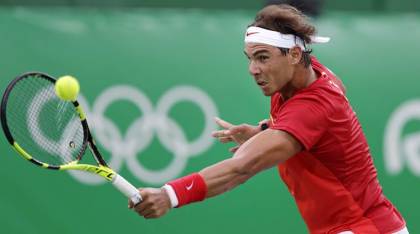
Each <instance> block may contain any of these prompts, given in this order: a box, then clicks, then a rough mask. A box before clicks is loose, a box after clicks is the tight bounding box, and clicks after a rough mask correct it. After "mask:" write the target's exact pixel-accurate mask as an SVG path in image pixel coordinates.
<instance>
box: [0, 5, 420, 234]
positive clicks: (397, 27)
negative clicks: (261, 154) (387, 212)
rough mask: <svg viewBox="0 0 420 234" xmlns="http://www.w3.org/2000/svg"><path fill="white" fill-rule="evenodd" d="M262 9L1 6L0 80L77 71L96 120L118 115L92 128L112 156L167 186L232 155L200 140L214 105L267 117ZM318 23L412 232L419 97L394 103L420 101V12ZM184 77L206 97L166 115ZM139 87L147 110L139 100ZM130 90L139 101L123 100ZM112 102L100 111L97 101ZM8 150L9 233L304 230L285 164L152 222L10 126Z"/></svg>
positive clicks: (333, 16) (1, 202)
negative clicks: (247, 36)
mask: <svg viewBox="0 0 420 234" xmlns="http://www.w3.org/2000/svg"><path fill="white" fill-rule="evenodd" d="M254 13H255V12H253V11H209V10H207V11H205V10H150V9H149V10H146V9H135V10H128V9H125V10H123V9H120V10H116V9H107V10H99V9H97V10H95V9H78V8H24V7H23V8H22V7H9V8H6V7H5V8H0V35H1V37H0V38H1V43H0V52H1V54H0V56H1V57H0V88H1V89H2V90H4V88H5V87H6V85H7V83H8V82H9V81H10V80H11V79H12V78H13V77H15V76H16V75H18V74H20V73H23V72H25V71H30V70H39V71H44V72H47V73H49V74H51V75H54V76H61V75H66V74H70V75H74V76H76V77H77V78H78V79H79V81H80V83H81V87H82V88H81V91H82V97H83V100H82V103H83V105H85V108H86V109H88V119H89V120H91V121H92V122H91V124H92V125H95V124H96V125H98V124H101V123H102V124H103V123H104V122H105V121H104V120H103V118H107V119H108V125H106V126H108V128H107V132H105V133H104V132H98V131H95V127H94V130H93V131H94V134H95V136H96V138H97V141H98V144H99V145H100V148H101V150H102V151H103V152H104V154H106V155H108V156H107V157H108V159H109V160H110V161H111V162H112V163H111V164H112V165H113V167H114V168H116V169H118V170H119V172H120V173H121V174H122V175H124V176H125V177H126V178H127V179H128V180H130V181H131V182H133V183H134V184H136V185H137V186H139V187H141V186H160V185H161V184H162V183H163V181H164V179H165V176H166V177H170V178H172V177H174V176H181V175H186V174H188V173H190V172H193V171H197V170H200V169H201V168H203V167H205V166H207V165H210V164H212V163H215V162H217V161H220V160H223V159H225V158H228V157H230V154H229V153H228V151H227V149H228V148H229V147H230V146H228V145H221V144H219V143H217V142H213V141H211V140H210V139H209V138H208V136H204V137H203V138H201V137H202V134H203V132H205V131H206V128H205V127H204V126H208V129H210V130H211V129H213V128H214V125H212V124H210V123H209V122H207V120H206V116H205V114H204V113H205V112H207V113H210V114H218V115H220V116H221V117H222V118H225V119H227V120H230V121H233V122H234V123H242V122H248V123H257V122H258V121H259V120H261V119H263V118H265V117H266V116H267V115H268V112H269V99H267V98H265V97H263V95H261V93H260V91H259V90H258V88H257V87H256V86H255V84H254V82H253V80H252V78H251V77H250V76H249V75H248V73H247V60H246V58H245V56H244V55H243V52H242V50H243V42H242V41H243V31H244V28H245V27H246V25H247V24H248V23H249V22H250V21H251V20H252V18H253V16H254ZM316 24H317V26H318V28H319V31H320V34H321V35H325V36H331V37H332V41H331V43H330V44H328V45H317V46H314V54H315V55H317V56H318V58H319V59H320V60H321V61H322V62H323V63H325V64H326V65H327V66H328V67H329V68H330V69H331V70H333V71H334V72H335V73H336V74H337V75H338V76H340V77H341V78H342V80H343V82H344V83H345V85H346V87H347V89H348V96H349V99H350V100H351V102H352V104H353V106H354V109H355V111H356V112H357V113H358V116H359V118H360V121H361V123H362V125H363V129H364V130H365V133H366V135H367V137H368V140H369V143H370V145H371V150H372V154H373V155H374V161H375V165H376V166H377V168H378V172H379V179H380V181H381V183H382V185H383V187H384V191H385V194H386V195H387V196H388V197H389V198H390V199H391V200H392V202H393V203H394V204H395V205H396V206H397V207H398V209H399V210H400V211H401V212H402V213H403V215H404V217H405V218H406V220H407V222H408V227H409V229H410V231H411V232H412V233H417V232H420V224H419V223H418V220H419V218H420V215H419V212H418V210H420V204H419V203H418V202H416V201H417V200H418V199H417V198H418V197H420V188H419V178H418V177H419V176H420V167H419V166H417V165H419V164H420V152H419V151H420V145H419V143H418V142H420V138H419V132H420V125H419V122H420V121H419V120H420V114H419V113H417V111H416V110H418V109H420V105H417V104H416V103H414V102H413V103H412V104H411V106H408V107H407V110H404V109H403V110H401V111H400V112H398V113H399V114H396V112H395V111H396V110H397V109H398V108H399V107H401V106H402V105H403V104H404V103H405V102H407V101H416V100H417V101H419V100H420V93H419V86H420V81H419V72H418V61H419V55H418V54H419V52H420V46H419V45H418V38H420V17H419V16H418V15H411V14H398V15H371V14H370V15H367V14H350V13H349V14H344V13H328V14H327V15H325V16H324V17H322V18H320V19H319V20H318V21H317V22H316ZM185 87H186V88H188V89H190V90H191V89H192V90H195V91H196V92H198V94H197V95H196V96H194V97H192V98H191V97H185V98H184V99H182V98H181V99H179V100H178V101H174V99H171V98H169V100H172V101H173V103H172V104H173V105H172V106H170V107H171V108H169V109H168V110H167V114H166V115H163V114H159V113H162V112H159V111H158V109H159V107H162V105H164V104H162V103H169V102H167V101H166V102H165V101H162V98H164V97H165V98H168V97H169V96H168V95H170V94H173V93H171V92H175V91H174V90H177V91H176V92H177V94H178V95H181V96H182V94H185V93H188V92H186V91H185V90H184V89H183V88H185ZM108 92H112V93H108ZM104 93H105V96H101V95H104ZM106 94H107V95H106ZM111 94H114V96H112V95H111ZM136 95H137V96H136ZM142 95H143V98H144V97H146V98H144V99H145V100H147V102H148V103H149V104H150V106H151V109H149V110H148V109H144V108H141V107H144V105H145V104H144V103H139V102H138V100H140V99H141V97H140V96H142ZM127 96H129V97H127ZM110 97H113V98H110ZM133 97H137V98H134V99H133V100H131V101H127V99H130V98H133ZM172 97H173V96H172ZM107 101H109V103H108V104H109V105H106V108H105V109H104V111H103V112H101V111H100V110H99V109H100V105H101V104H102V105H105V104H106V102H107ZM160 101H162V102H160ZM194 101H195V102H198V104H197V103H193V102H194ZM104 103H105V104H104ZM136 104H137V105H138V106H136ZM139 106H140V107H139ZM212 107H214V109H212ZM201 108H203V110H202V109H201ZM401 113H402V114H401ZM401 115H403V117H401ZM145 116H148V117H149V118H151V119H152V120H156V121H152V122H153V123H155V124H149V125H147V126H148V127H149V129H148V131H146V130H144V129H142V130H139V131H136V128H135V127H133V126H132V123H133V122H134V121H136V120H139V118H145ZM165 116H168V117H169V118H168V119H169V120H168V119H166V121H165V119H163V122H164V123H168V124H170V126H169V127H171V129H173V131H166V132H165V131H163V130H162V129H161V128H159V127H161V126H162V125H158V124H156V123H162V122H159V120H162V117H165ZM404 116H405V117H404ZM101 118H102V119H101ZM398 121H399V123H400V124H398ZM95 122H96V123H95ZM109 123H113V124H109ZM396 123H397V124H396ZM206 124H208V125H206ZM392 126H394V127H392ZM395 126H396V127H395ZM130 129H131V130H132V132H131V133H130V134H131V135H130V134H128V132H130V131H129V130H130ZM133 130H134V131H133ZM388 138H389V139H391V140H390V141H389V142H391V143H387V142H388V141H387V140H386V139H388ZM133 139H135V140H137V144H143V147H142V149H139V150H137V151H135V152H134V151H130V150H128V149H127V147H122V148H121V147H120V148H118V144H115V142H120V143H121V144H122V145H124V146H126V144H128V143H127V142H130V140H133ZM165 139H166V140H167V141H165ZM168 139H169V140H168ZM197 139H202V142H198V143H197ZM171 142H172V143H174V142H175V143H180V144H181V146H184V147H186V149H187V151H182V147H181V148H179V147H178V146H179V145H178V146H177V145H176V144H171ZM194 142H195V143H196V144H195V145H191V143H194ZM177 147H178V148H177ZM0 149H1V150H0V163H1V165H3V167H2V170H0V176H1V177H2V178H4V182H3V186H2V188H1V192H0V210H1V212H0V230H1V232H2V233H61V234H64V233H93V232H96V233H129V232H130V233H137V232H138V233H158V234H166V233H180V234H181V233H182V234H188V233H191V234H197V233H203V234H204V233H209V234H212V233H242V234H246V233H268V234H270V233H305V231H306V228H305V226H304V223H303V222H302V221H301V219H300V216H299V214H298V212H297V209H296V207H295V205H294V202H293V200H292V198H291V197H290V195H289V194H288V192H287V190H286V188H285V186H284V185H283V184H282V182H281V181H280V179H279V176H278V175H277V172H276V170H275V169H271V170H268V171H265V172H263V173H261V174H259V175H257V176H256V177H254V178H253V179H251V180H250V181H248V182H247V183H246V184H244V185H242V186H241V187H239V188H237V189H236V190H233V191H231V192H229V193H226V194H224V195H221V196H219V197H216V198H212V199H209V200H207V201H205V202H202V203H198V204H195V205H191V206H187V207H184V208H182V209H177V210H173V211H171V212H170V213H169V214H168V215H167V216H165V217H163V218H162V219H158V220H144V219H143V218H141V217H138V216H137V215H136V214H134V213H133V212H131V211H129V210H128V209H127V208H126V206H127V204H126V203H127V201H126V199H125V198H123V197H122V196H121V195H120V194H119V193H118V192H117V191H115V190H114V189H113V188H112V186H110V185H109V184H105V183H100V181H98V180H97V179H96V178H91V177H88V178H86V177H84V176H83V175H80V174H79V175H74V174H69V173H61V172H56V171H48V170H41V169H40V168H37V167H34V166H33V165H31V164H29V163H26V162H24V160H22V159H21V158H19V156H18V155H17V154H16V153H15V152H14V151H13V150H12V149H11V148H10V147H9V146H8V145H7V142H6V140H5V138H3V137H1V138H0ZM394 151H395V152H396V153H393V152H394ZM133 161H134V162H138V163H139V164H137V165H143V167H142V168H141V169H142V171H145V172H149V174H147V173H143V174H141V173H138V171H136V170H134V169H136V168H135V167H134V166H133V165H134V164H133V163H129V162H133ZM398 163H400V164H398ZM171 165H175V166H173V167H176V168H177V170H174V171H175V172H173V171H172V172H173V173H175V174H174V175H172V176H171V175H169V176H168V175H167V174H162V173H160V172H161V171H164V170H168V168H170V167H171ZM144 168H146V169H144ZM81 181H85V182H84V183H82V182H81Z"/></svg>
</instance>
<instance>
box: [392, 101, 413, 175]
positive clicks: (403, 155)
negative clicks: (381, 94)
mask: <svg viewBox="0 0 420 234" xmlns="http://www.w3.org/2000/svg"><path fill="white" fill-rule="evenodd" d="M418 121H420V100H419V99H417V100H410V101H407V102H404V103H403V104H401V105H400V106H399V107H398V108H397V109H396V110H395V111H394V112H393V113H392V114H391V117H390V118H389V121H388V124H387V126H386V129H385V138H384V159H385V168H386V170H387V171H388V172H389V173H390V174H392V175H396V174H398V173H400V172H401V171H402V170H403V168H404V166H407V168H408V169H409V170H410V171H411V172H412V173H413V174H415V175H416V176H420V132H419V131H418V130H419V129H418V128H417V129H413V128H412V127H413V126H418V124H417V125H416V124H413V123H415V122H417V123H418ZM410 127H411V128H410ZM416 130H417V132H416Z"/></svg>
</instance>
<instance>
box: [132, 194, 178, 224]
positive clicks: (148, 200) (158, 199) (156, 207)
mask: <svg viewBox="0 0 420 234" xmlns="http://www.w3.org/2000/svg"><path fill="white" fill-rule="evenodd" d="M139 192H140V195H141V196H142V198H143V201H141V202H140V203H139V204H137V205H136V206H134V204H133V202H131V201H130V200H129V201H128V208H130V209H132V208H134V211H135V212H137V213H138V214H139V215H141V216H143V217H144V218H145V219H152V218H159V217H161V216H163V215H164V214H166V213H167V212H168V211H169V210H170V209H171V208H172V207H171V201H170V200H169V196H168V194H167V193H166V190H165V189H164V188H141V189H139Z"/></svg>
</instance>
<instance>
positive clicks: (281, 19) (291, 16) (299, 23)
mask: <svg viewBox="0 0 420 234" xmlns="http://www.w3.org/2000/svg"><path fill="white" fill-rule="evenodd" d="M250 26H255V27H261V28H265V29H268V30H272V31H277V32H280V33H283V34H293V35H295V36H298V37H300V38H301V39H302V40H303V41H304V44H305V47H306V44H309V43H311V36H312V35H315V32H316V30H315V27H314V26H313V25H312V24H311V23H310V22H309V19H308V17H307V16H305V15H304V14H303V13H302V12H301V11H299V10H298V9H296V8H294V7H292V6H290V5H287V4H279V5H269V6H266V7H264V8H263V9H262V10H261V11H260V12H258V14H257V16H256V17H255V20H254V22H253V23H252V24H251V25H250ZM279 49H280V51H281V53H282V54H283V55H286V54H287V53H288V52H289V49H287V48H279ZM311 52H312V50H308V51H303V53H302V59H301V60H300V62H301V63H303V65H304V66H305V67H308V66H309V65H310V64H311V57H310V53H311Z"/></svg>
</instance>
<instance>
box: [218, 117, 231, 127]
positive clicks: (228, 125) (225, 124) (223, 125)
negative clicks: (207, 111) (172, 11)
mask: <svg viewBox="0 0 420 234" xmlns="http://www.w3.org/2000/svg"><path fill="white" fill-rule="evenodd" d="M214 120H215V121H216V123H217V125H219V126H220V127H222V128H224V129H229V128H231V127H232V126H233V124H231V123H229V122H227V121H224V120H223V119H221V118H219V117H214Z"/></svg>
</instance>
